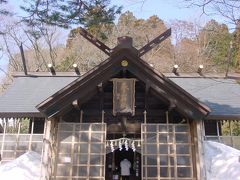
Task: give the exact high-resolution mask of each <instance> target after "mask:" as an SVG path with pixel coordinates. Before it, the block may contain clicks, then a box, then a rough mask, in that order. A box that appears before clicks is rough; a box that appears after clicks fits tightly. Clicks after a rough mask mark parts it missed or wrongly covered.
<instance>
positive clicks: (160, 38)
mask: <svg viewBox="0 0 240 180" xmlns="http://www.w3.org/2000/svg"><path fill="white" fill-rule="evenodd" d="M80 34H81V35H82V36H83V37H84V38H85V39H87V40H88V41H89V42H91V43H92V44H93V45H95V46H96V47H98V48H99V49H100V50H101V51H103V52H104V53H105V54H107V55H108V56H110V55H111V52H112V49H111V48H109V47H108V46H107V45H105V44H104V43H103V42H101V41H100V40H98V39H97V38H95V37H94V36H93V35H91V34H90V33H88V32H87V31H86V30H85V29H83V28H81V27H80ZM170 35H171V28H170V29H168V30H166V31H165V32H164V33H162V34H160V35H159V36H158V37H156V38H155V39H153V40H152V41H150V42H149V43H147V44H146V45H145V46H143V47H142V48H141V49H139V50H138V55H139V57H141V56H143V55H144V54H146V53H147V52H148V51H150V50H151V49H153V48H154V47H155V46H156V45H158V44H160V43H161V42H162V41H164V40H165V39H167V38H168V37H169V36H170Z"/></svg>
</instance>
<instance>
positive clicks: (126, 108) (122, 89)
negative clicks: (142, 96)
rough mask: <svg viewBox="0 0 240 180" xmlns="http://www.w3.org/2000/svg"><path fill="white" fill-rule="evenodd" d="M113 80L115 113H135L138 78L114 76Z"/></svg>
mask: <svg viewBox="0 0 240 180" xmlns="http://www.w3.org/2000/svg"><path fill="white" fill-rule="evenodd" d="M112 81H113V115H114V116H116V115H117V114H128V113H131V115H132V116H134V114H135V82H136V79H133V78H131V79H126V78H121V79H120V78H119V79H118V78H114V79H112Z"/></svg>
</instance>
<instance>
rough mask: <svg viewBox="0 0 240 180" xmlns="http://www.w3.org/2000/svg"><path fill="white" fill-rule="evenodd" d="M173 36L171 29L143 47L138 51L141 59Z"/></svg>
mask: <svg viewBox="0 0 240 180" xmlns="http://www.w3.org/2000/svg"><path fill="white" fill-rule="evenodd" d="M170 35H171V29H168V30H166V31H165V32H164V33H162V34H160V35H159V36H158V37H156V38H155V39H153V40H152V41H150V42H149V43H147V44H146V45H145V46H143V47H142V48H141V49H139V50H138V52H139V57H141V56H143V55H144V54H146V53H147V52H148V51H150V50H151V49H153V48H154V47H155V46H156V45H158V44H160V43H161V42H163V41H164V40H165V39H167V38H168V37H169V36H170Z"/></svg>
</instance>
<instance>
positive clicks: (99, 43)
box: [80, 27, 112, 56]
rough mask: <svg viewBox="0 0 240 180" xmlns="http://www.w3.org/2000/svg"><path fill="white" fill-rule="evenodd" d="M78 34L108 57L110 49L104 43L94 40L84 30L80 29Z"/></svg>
mask: <svg viewBox="0 0 240 180" xmlns="http://www.w3.org/2000/svg"><path fill="white" fill-rule="evenodd" d="M80 34H81V35H82V36H83V37H84V38H85V39H87V40H88V41H89V42H90V43H92V44H93V45H94V46H96V47H97V48H98V49H100V50H101V51H103V52H104V53H105V54H107V55H108V56H110V55H111V51H112V50H111V49H110V48H109V47H108V46H106V45H105V44H104V43H102V42H101V41H99V40H98V39H97V38H95V37H94V36H93V35H91V34H90V33H89V32H87V31H86V30H85V29H83V28H81V27H80Z"/></svg>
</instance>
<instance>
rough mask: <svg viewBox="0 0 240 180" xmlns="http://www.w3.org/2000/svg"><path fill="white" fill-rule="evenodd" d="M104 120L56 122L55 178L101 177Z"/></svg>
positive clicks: (104, 130) (103, 152)
mask: <svg viewBox="0 0 240 180" xmlns="http://www.w3.org/2000/svg"><path fill="white" fill-rule="evenodd" d="M105 143H106V124H104V123H102V124H97V123H92V124H90V123H89V124H88V123H60V124H59V130H58V152H57V160H56V166H55V179H56V180H67V179H72V180H86V179H91V180H101V179H102V180H104V177H105V155H106V148H105Z"/></svg>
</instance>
